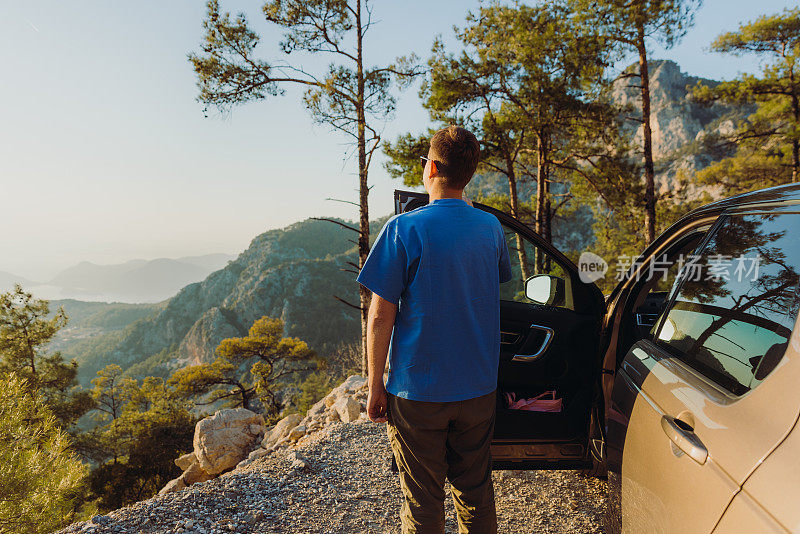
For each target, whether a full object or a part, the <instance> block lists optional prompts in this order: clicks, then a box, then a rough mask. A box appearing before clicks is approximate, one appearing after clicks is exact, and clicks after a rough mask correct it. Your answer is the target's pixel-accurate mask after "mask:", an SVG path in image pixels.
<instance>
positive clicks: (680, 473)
mask: <svg viewBox="0 0 800 534" xmlns="http://www.w3.org/2000/svg"><path fill="white" fill-rule="evenodd" d="M631 353H632V354H633V355H635V356H638V357H639V358H640V359H641V360H642V363H644V364H645V365H646V366H647V367H648V368H649V369H651V371H650V374H649V375H648V376H647V378H646V379H645V384H647V382H648V381H653V380H655V376H654V374H653V373H654V372H655V373H658V374H660V375H662V379H664V378H665V377H664V376H663V368H660V367H658V365H659V364H658V363H657V361H656V360H655V359H653V358H651V357H649V356H648V355H647V352H645V351H644V350H642V349H641V348H636V347H635V348H634V349H633V350H632V351H631ZM629 357H630V356H629ZM631 387H635V386H634V385H633V384H631ZM651 389H652V388H651ZM664 415H665V412H664V411H663V410H662V409H661V408H660V407H659V406H658V405H657V404H656V403H655V401H654V400H653V399H652V398H651V397H650V396H649V395H648V393H646V392H644V391H639V392H638V396H637V398H636V403H635V404H634V407H633V412H632V413H631V419H630V426H629V427H628V434H627V436H626V438H625V450H624V452H623V457H622V528H623V532H626V533H628V532H629V533H636V534H639V533H644V532H648V533H650V532H652V533H673V532H675V533H677V532H680V533H691V532H704V533H708V532H711V530H712V529H713V528H714V525H715V524H716V523H717V521H718V520H719V518H720V516H721V515H722V512H723V511H724V510H725V507H726V506H727V504H728V503H729V502H730V500H731V499H732V498H733V496H734V495H735V494H736V491H737V490H738V485H737V484H735V483H734V482H733V480H732V479H731V478H730V477H729V476H728V475H727V474H726V473H725V472H724V471H723V470H722V469H720V467H719V465H717V463H716V462H715V461H714V460H713V459H711V458H710V459H708V460H706V462H705V464H704V465H699V464H698V463H697V462H695V461H694V460H692V459H690V458H689V457H688V456H686V455H684V454H680V452H678V453H677V454H676V449H675V447H674V446H673V444H672V442H671V441H670V440H669V439H668V438H667V436H666V435H665V434H664V430H663V429H662V426H661V418H662V416H664ZM701 503H702V505H700V504H701Z"/></svg>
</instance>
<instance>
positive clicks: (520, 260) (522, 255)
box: [500, 221, 574, 309]
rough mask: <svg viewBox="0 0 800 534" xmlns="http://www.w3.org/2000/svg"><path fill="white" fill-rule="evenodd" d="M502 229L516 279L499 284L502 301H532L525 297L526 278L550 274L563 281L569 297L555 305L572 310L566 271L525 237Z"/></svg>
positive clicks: (506, 228) (504, 226)
mask: <svg viewBox="0 0 800 534" xmlns="http://www.w3.org/2000/svg"><path fill="white" fill-rule="evenodd" d="M501 223H502V221H501ZM502 226H503V233H504V234H505V238H506V246H507V247H508V258H509V260H510V261H511V272H512V274H513V276H512V278H511V280H510V281H508V282H505V283H503V284H500V298H501V299H502V300H517V301H522V302H531V301H530V300H528V299H527V298H526V297H525V289H524V287H525V284H524V282H525V279H526V278H529V277H531V276H533V275H536V274H549V275H552V276H557V277H559V278H561V279H562V280H564V284H565V289H566V290H565V294H566V298H565V299H564V301H563V302H561V303H559V304H555V306H557V307H560V308H569V309H573V308H574V306H573V303H572V291H571V287H570V278H569V276H567V274H566V271H565V269H564V268H563V267H562V266H561V265H560V264H558V263H557V262H556V261H555V259H553V257H552V256H551V255H549V254H547V253H546V252H545V251H544V250H542V249H541V248H539V247H537V246H536V245H534V244H533V243H531V242H530V241H528V240H527V239H525V237H524V236H523V235H522V234H519V233H517V232H515V231H514V230H513V229H511V228H509V227H507V226H506V225H505V224H503V225H502Z"/></svg>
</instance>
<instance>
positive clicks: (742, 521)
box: [714, 492, 796, 534]
mask: <svg viewBox="0 0 800 534" xmlns="http://www.w3.org/2000/svg"><path fill="white" fill-rule="evenodd" d="M787 532H790V531H789V530H786V529H785V528H783V526H781V525H780V524H779V523H778V522H777V521H776V520H775V518H774V517H772V516H771V515H769V513H768V512H767V511H766V510H764V508H763V507H762V506H761V505H759V504H758V503H757V502H756V501H755V500H753V498H752V497H751V496H750V495H749V494H748V493H747V492H741V493H739V494H738V495H736V497H735V498H734V499H733V502H732V503H731V505H730V506H729V507H728V509H727V510H726V511H725V515H724V516H722V520H721V521H720V522H719V524H718V525H717V528H715V529H714V534H755V533H759V534H762V533H763V534H773V533H774V534H785V533H787ZM795 532H796V531H795Z"/></svg>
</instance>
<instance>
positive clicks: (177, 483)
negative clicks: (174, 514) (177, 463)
mask: <svg viewBox="0 0 800 534" xmlns="http://www.w3.org/2000/svg"><path fill="white" fill-rule="evenodd" d="M185 487H186V483H184V481H183V480H181V479H180V477H178V478H173V479H172V480H170V481H169V482H167V485H166V486H164V487H163V488H161V491H159V492H158V494H159V495H166V494H167V493H172V492H175V491H178V490H182V489H183V488H185Z"/></svg>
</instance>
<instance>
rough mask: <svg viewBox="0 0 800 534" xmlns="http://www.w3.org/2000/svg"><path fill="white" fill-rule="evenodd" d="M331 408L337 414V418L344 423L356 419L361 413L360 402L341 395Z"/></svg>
mask: <svg viewBox="0 0 800 534" xmlns="http://www.w3.org/2000/svg"><path fill="white" fill-rule="evenodd" d="M333 409H334V410H336V413H337V414H339V419H341V420H342V422H344V423H350V422H352V421H355V420H356V419H358V416H359V414H360V413H361V404H359V403H358V402H357V401H356V400H355V399H353V398H352V397H341V398H340V399H339V400H337V401H336V403H335V404H334V405H333Z"/></svg>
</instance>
